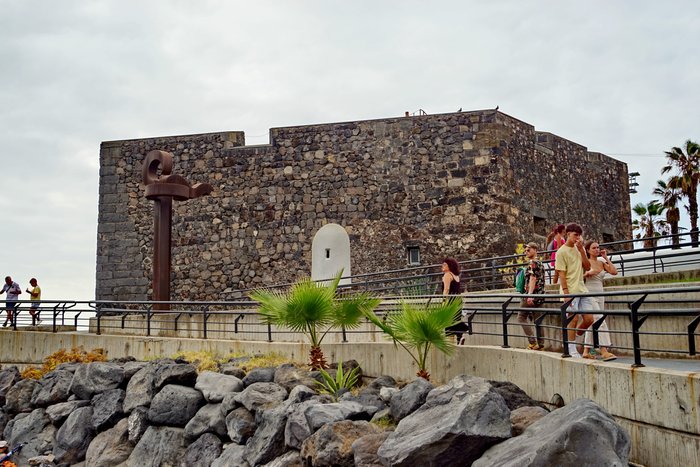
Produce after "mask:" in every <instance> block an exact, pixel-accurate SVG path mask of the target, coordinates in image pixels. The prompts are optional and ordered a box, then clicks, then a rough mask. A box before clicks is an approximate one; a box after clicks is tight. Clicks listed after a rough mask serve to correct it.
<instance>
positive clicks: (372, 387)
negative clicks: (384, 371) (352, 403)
mask: <svg viewBox="0 0 700 467" xmlns="http://www.w3.org/2000/svg"><path fill="white" fill-rule="evenodd" d="M396 386H397V384H396V380H395V379H394V378H392V377H391V376H388V375H382V376H380V377H378V378H375V379H374V380H373V381H372V382H371V383H369V384H368V385H367V386H366V387H365V388H364V389H362V391H360V394H365V393H367V394H374V395H375V396H378V395H379V393H380V392H381V390H382V388H395V387H396Z"/></svg>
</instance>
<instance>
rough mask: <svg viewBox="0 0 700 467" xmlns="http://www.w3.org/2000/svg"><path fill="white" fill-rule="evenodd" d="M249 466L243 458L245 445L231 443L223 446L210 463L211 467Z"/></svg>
mask: <svg viewBox="0 0 700 467" xmlns="http://www.w3.org/2000/svg"><path fill="white" fill-rule="evenodd" d="M233 466H236V467H249V466H250V464H248V462H247V461H246V460H245V446H241V445H240V444H235V443H231V444H229V445H226V446H224V450H223V451H222V452H221V455H220V456H219V457H218V458H217V459H216V460H215V461H214V462H212V463H211V467H233Z"/></svg>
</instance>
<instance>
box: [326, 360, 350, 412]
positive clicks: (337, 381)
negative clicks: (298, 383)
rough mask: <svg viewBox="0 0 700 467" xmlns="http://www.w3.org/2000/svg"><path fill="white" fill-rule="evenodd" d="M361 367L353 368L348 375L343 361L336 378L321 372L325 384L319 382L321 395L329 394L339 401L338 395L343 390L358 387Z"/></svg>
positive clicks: (339, 365)
mask: <svg viewBox="0 0 700 467" xmlns="http://www.w3.org/2000/svg"><path fill="white" fill-rule="evenodd" d="M359 370H360V367H358V366H356V367H354V368H351V369H350V371H348V372H347V373H346V372H345V371H344V370H343V361H342V360H341V361H340V362H339V363H338V370H337V371H336V372H335V377H333V376H331V375H330V374H329V373H328V372H327V371H326V370H323V369H322V370H320V371H319V373H321V377H322V378H323V382H321V381H318V392H319V393H320V394H329V395H330V396H331V397H332V398H333V400H335V401H336V402H337V401H338V393H340V391H341V390H342V389H348V390H349V389H352V388H354V387H355V386H357V382H358V380H359V377H360V373H359Z"/></svg>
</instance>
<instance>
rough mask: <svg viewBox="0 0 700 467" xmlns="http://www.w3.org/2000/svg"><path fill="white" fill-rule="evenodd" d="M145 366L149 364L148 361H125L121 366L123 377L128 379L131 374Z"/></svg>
mask: <svg viewBox="0 0 700 467" xmlns="http://www.w3.org/2000/svg"><path fill="white" fill-rule="evenodd" d="M147 366H151V365H150V364H149V363H148V362H125V363H124V364H123V365H122V368H124V379H127V380H130V379H131V377H132V376H134V375H135V374H136V373H138V372H139V371H141V370H142V369H143V368H145V367H147Z"/></svg>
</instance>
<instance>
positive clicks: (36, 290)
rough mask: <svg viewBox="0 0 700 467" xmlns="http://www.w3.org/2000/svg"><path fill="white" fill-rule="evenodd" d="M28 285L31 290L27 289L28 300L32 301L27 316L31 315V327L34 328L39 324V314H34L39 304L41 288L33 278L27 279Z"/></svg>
mask: <svg viewBox="0 0 700 467" xmlns="http://www.w3.org/2000/svg"><path fill="white" fill-rule="evenodd" d="M29 283H30V284H31V286H32V289H31V290H30V289H29V288H27V293H28V294H29V299H30V300H31V301H32V303H31V305H30V306H29V314H30V315H32V326H36V325H37V324H39V323H41V320H40V319H39V314H38V313H37V312H36V310H37V309H38V308H39V303H40V302H41V287H39V284H38V283H37V281H36V279H35V278H33V277H32V278H31V279H29Z"/></svg>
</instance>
